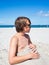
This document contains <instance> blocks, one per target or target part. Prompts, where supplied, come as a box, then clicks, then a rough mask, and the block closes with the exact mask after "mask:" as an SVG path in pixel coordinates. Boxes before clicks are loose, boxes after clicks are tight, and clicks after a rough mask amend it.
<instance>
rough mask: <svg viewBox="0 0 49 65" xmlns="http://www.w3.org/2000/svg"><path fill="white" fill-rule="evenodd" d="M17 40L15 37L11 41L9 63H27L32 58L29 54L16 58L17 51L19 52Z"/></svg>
mask: <svg viewBox="0 0 49 65" xmlns="http://www.w3.org/2000/svg"><path fill="white" fill-rule="evenodd" d="M17 41H18V40H17V38H16V37H13V38H12V39H11V41H10V48H9V63H10V64H11V65H12V64H16V63H20V62H23V61H26V60H28V59H30V58H31V56H30V55H29V54H27V55H24V56H15V54H16V50H17Z"/></svg>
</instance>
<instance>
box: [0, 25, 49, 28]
mask: <svg viewBox="0 0 49 65" xmlns="http://www.w3.org/2000/svg"><path fill="white" fill-rule="evenodd" d="M12 27H15V26H14V25H0V28H12ZM31 28H49V25H31Z"/></svg>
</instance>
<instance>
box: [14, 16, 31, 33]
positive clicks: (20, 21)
mask: <svg viewBox="0 0 49 65" xmlns="http://www.w3.org/2000/svg"><path fill="white" fill-rule="evenodd" d="M27 20H28V22H29V23H30V24H31V21H30V19H29V18H27V17H18V18H17V19H16V20H15V28H16V31H17V32H21V31H23V29H24V27H25V26H26V21H27Z"/></svg>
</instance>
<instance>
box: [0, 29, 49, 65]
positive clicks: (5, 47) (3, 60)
mask: <svg viewBox="0 0 49 65" xmlns="http://www.w3.org/2000/svg"><path fill="white" fill-rule="evenodd" d="M15 33H16V31H15V28H0V65H9V62H8V52H9V43H10V39H11V37H12V36H13V35H14V34H15ZM29 35H30V38H31V41H32V43H34V44H35V45H36V46H37V50H38V51H39V53H40V54H41V55H42V60H43V61H44V63H43V64H45V65H49V28H31V31H30V33H29Z"/></svg>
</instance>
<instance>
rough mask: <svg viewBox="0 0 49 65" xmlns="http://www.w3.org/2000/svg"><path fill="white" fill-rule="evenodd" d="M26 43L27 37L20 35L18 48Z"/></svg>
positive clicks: (21, 47)
mask: <svg viewBox="0 0 49 65" xmlns="http://www.w3.org/2000/svg"><path fill="white" fill-rule="evenodd" d="M26 45H28V38H26V37H20V38H19V41H18V49H19V50H21V49H23V48H24V47H25V46H26Z"/></svg>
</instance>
